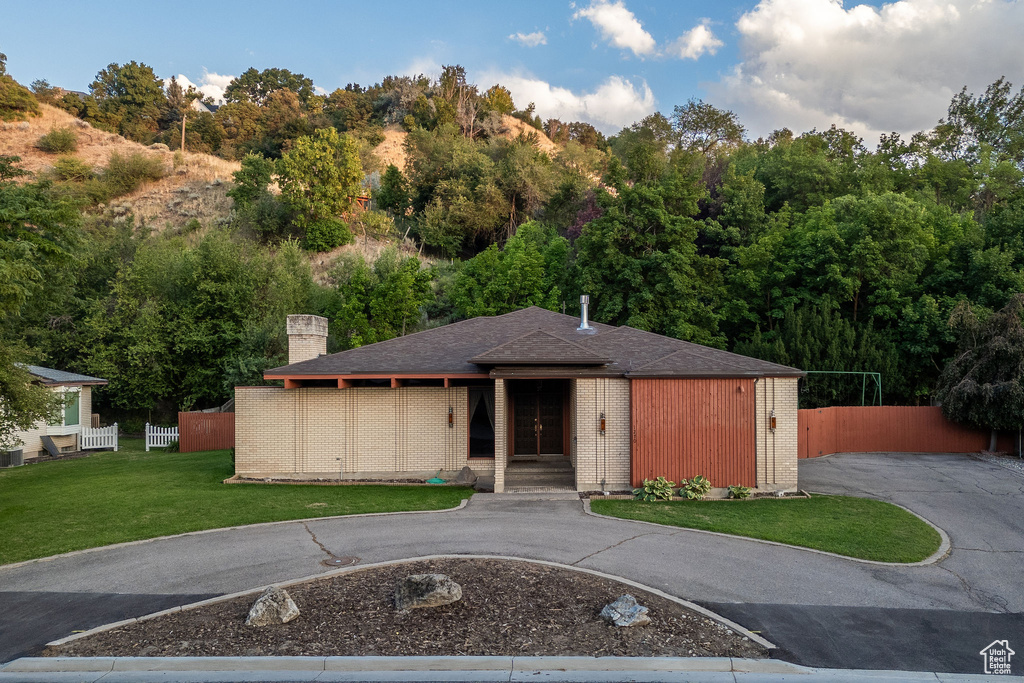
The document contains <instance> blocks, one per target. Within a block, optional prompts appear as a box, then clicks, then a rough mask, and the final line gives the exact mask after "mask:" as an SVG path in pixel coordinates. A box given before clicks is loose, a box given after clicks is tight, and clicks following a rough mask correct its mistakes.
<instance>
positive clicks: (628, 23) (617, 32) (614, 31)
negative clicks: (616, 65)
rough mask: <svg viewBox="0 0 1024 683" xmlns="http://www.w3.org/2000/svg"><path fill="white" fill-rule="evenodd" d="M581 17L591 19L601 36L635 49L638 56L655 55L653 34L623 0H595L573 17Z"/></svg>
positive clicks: (621, 46) (616, 45)
mask: <svg viewBox="0 0 1024 683" xmlns="http://www.w3.org/2000/svg"><path fill="white" fill-rule="evenodd" d="M580 17H583V18H586V19H589V20H590V23H591V24H593V25H594V28H596V29H598V30H599V31H600V32H601V37H602V38H604V39H605V40H607V41H610V42H611V44H612V45H614V46H615V47H618V48H622V49H629V50H632V51H633V54H635V55H636V56H638V57H643V56H644V55H653V54H654V52H655V48H656V47H657V45H656V43H655V42H654V38H652V37H651V34H650V33H648V32H647V31H645V30H644V27H643V24H641V23H640V20H639V19H637V18H636V15H635V14H633V13H632V12H630V11H629V10H628V9H626V6H625V5H624V4H623V3H622V0H617V2H614V3H611V2H608V0H593V1H592V2H591V3H590V5H589V6H588V7H585V8H583V9H581V10H577V11H576V13H575V14H573V15H572V18H573V19H579V18H580Z"/></svg>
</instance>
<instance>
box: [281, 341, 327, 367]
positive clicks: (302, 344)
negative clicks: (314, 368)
mask: <svg viewBox="0 0 1024 683" xmlns="http://www.w3.org/2000/svg"><path fill="white" fill-rule="evenodd" d="M326 353H327V337H321V336H320V335H313V334H291V335H288V363H289V364H291V363H301V362H302V361H304V360H311V359H313V358H317V357H318V356H322V355H324V354H326Z"/></svg>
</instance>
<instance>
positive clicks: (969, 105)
mask: <svg viewBox="0 0 1024 683" xmlns="http://www.w3.org/2000/svg"><path fill="white" fill-rule="evenodd" d="M12 83H13V81H12ZM15 85H16V84H15ZM167 86H168V84H165V83H162V82H160V81H159V79H156V77H155V76H154V75H153V73H152V70H151V69H149V68H148V67H147V66H146V65H144V64H136V63H134V62H132V63H129V64H127V65H117V64H111V65H109V66H108V67H106V68H105V69H103V70H101V71H100V72H99V73H98V75H97V79H96V81H95V82H94V83H93V85H92V94H91V95H89V96H87V97H85V98H84V99H82V98H76V97H73V96H70V95H64V96H63V97H60V98H59V99H58V98H57V95H59V94H60V93H55V91H54V89H52V88H50V87H49V86H48V84H45V83H41V82H36V83H34V84H33V86H32V90H33V92H34V93H35V95H34V96H35V97H36V98H39V100H40V101H44V102H51V103H57V104H58V105H59V106H61V107H63V108H65V109H67V110H68V111H72V112H74V113H75V114H76V115H78V116H80V117H81V118H83V119H85V120H87V121H89V122H91V123H92V125H94V126H103V127H106V128H108V129H109V130H112V131H117V132H119V133H120V134H122V135H125V136H127V137H130V138H132V139H135V140H138V141H142V142H144V143H152V142H163V143H164V144H166V145H168V146H169V147H171V148H172V149H174V148H176V146H180V138H181V119H182V116H183V115H185V114H187V118H186V121H185V144H186V147H187V148H188V149H190V150H204V151H206V152H209V153H214V154H218V155H221V156H224V157H227V158H234V159H240V160H241V171H239V172H238V173H236V174H235V178H234V185H233V187H232V188H231V190H230V192H229V195H230V196H231V198H232V201H233V207H234V208H233V209H232V211H231V214H230V216H229V217H228V218H227V219H226V220H221V221H216V222H215V221H211V220H204V217H202V216H200V217H198V220H197V221H195V222H194V223H193V224H190V227H189V228H187V229H181V230H170V231H161V232H160V233H159V234H157V233H154V232H153V231H152V230H151V229H150V228H151V227H153V226H147V225H142V224H140V222H138V221H135V220H133V219H132V217H131V216H130V215H129V216H123V217H116V218H115V217H112V216H110V215H109V212H107V213H103V212H99V211H96V210H95V206H96V202H95V201H94V200H92V199H90V197H89V192H88V186H87V185H83V183H93V184H95V183H97V182H102V181H103V176H102V175H101V176H99V177H97V176H95V175H88V174H86V176H85V177H84V178H77V177H75V176H74V175H73V174H70V173H68V174H65V175H63V176H62V175H61V174H60V173H56V172H45V171H44V172H40V173H38V174H36V176H35V177H33V178H29V179H27V182H26V179H25V178H15V177H13V175H12V174H13V172H14V171H13V169H17V161H16V160H12V159H7V160H6V161H5V162H4V164H5V165H4V168H5V169H7V170H6V171H5V177H4V178H2V179H0V303H2V304H3V310H2V311H0V315H2V316H3V317H2V319H0V339H2V341H3V344H4V347H5V354H4V355H2V356H0V363H4V364H5V366H4V367H6V368H7V370H10V368H11V367H12V366H11V365H10V363H11V362H12V361H13V360H14V359H20V360H24V361H32V362H37V363H40V364H44V365H50V366H54V367H59V368H63V369H67V370H72V371H79V372H85V373H89V374H93V375H100V376H103V377H106V378H108V379H110V381H111V382H110V386H109V387H107V388H106V389H104V390H102V391H101V392H98V394H99V402H98V407H99V409H100V410H101V411H107V412H110V411H113V412H116V413H118V414H121V415H127V416H136V417H141V416H145V415H148V414H149V413H150V411H157V413H159V412H161V411H164V412H169V411H173V410H176V409H178V408H204V407H208V406H211V405H215V404H218V403H220V402H222V401H223V400H224V399H226V398H227V397H229V396H230V394H231V388H232V387H233V386H235V385H237V384H245V383H254V382H260V383H262V371H263V369H265V368H267V367H272V366H275V365H278V364H282V363H284V362H285V344H286V338H285V335H284V318H285V315H286V314H287V313H316V314H320V315H324V316H327V317H328V318H329V320H330V321H331V328H330V329H331V338H330V340H329V343H330V350H332V351H333V350H338V349H344V348H350V347H353V346H357V345H361V344H366V343H371V342H374V341H379V340H382V339H387V338H390V337H393V336H396V335H401V334H408V333H410V332H413V331H416V330H419V329H423V328H425V327H429V326H434V325H440V324H446V323H449V322H452V321H454V320H458V319H462V318H465V317H470V316H475V315H494V314H500V313H504V312H507V311H511V310H515V309H517V308H521V307H524V306H529V305H537V306H543V307H546V308H550V309H553V310H563V309H564V310H565V311H566V312H568V313H575V312H577V310H578V304H577V303H576V302H577V301H578V299H579V295H580V294H581V293H587V294H590V295H591V300H592V302H593V310H592V315H593V317H594V319H596V320H598V321H601V322H608V323H613V324H619V325H632V326H634V327H638V328H642V329H646V330H651V331H654V332H659V333H662V334H668V335H672V336H675V337H679V338H681V339H687V340H692V341H696V342H699V343H702V344H709V345H713V346H718V347H721V348H727V349H730V350H735V351H737V352H740V353H745V354H749V355H753V356H757V357H760V358H765V359H769V360H772V361H776V362H781V363H785V364H788V365H794V366H797V367H800V368H803V369H807V370H851V371H870V372H880V373H882V376H883V381H884V389H885V402H886V403H908V404H918V403H927V402H929V401H931V400H932V398H933V396H934V395H935V392H936V389H937V387H938V386H939V380H940V376H942V373H943V370H944V368H945V367H946V365H947V362H948V361H949V359H950V358H951V356H952V355H953V354H954V352H955V350H956V349H957V345H958V343H960V341H961V339H960V334H961V332H963V331H964V330H965V329H967V328H966V327H965V326H964V325H963V324H960V325H959V326H957V324H954V323H957V321H961V323H962V321H963V320H965V319H966V318H965V316H964V314H963V311H965V310H967V308H969V309H970V310H971V311H972V316H973V317H971V318H970V319H971V320H975V321H984V320H985V319H986V318H987V317H988V316H989V315H991V313H992V312H994V311H997V310H999V309H1002V308H1003V307H1004V306H1006V305H1007V304H1008V303H1009V302H1010V301H1011V300H1012V299H1013V297H1014V295H1015V294H1019V293H1021V292H1024V184H1022V178H1024V91H1016V92H1015V91H1014V90H1013V87H1012V86H1011V84H1010V83H1008V82H1007V81H1005V80H1002V79H1001V80H999V81H997V82H996V83H994V84H992V85H991V86H990V87H989V88H988V89H987V90H986V91H985V92H984V93H981V94H977V95H975V94H971V93H968V92H966V91H964V92H962V93H960V94H959V95H957V96H956V97H955V98H954V99H953V101H952V102H951V103H950V106H949V109H948V111H947V112H936V120H937V125H936V126H935V127H934V128H933V129H931V130H927V131H922V132H920V133H918V134H916V135H913V136H911V137H910V138H909V139H904V138H903V137H902V136H900V135H897V134H892V135H886V136H883V137H882V139H881V140H879V141H878V143H877V145H875V144H873V143H869V142H866V141H863V140H861V139H859V138H857V137H856V136H855V135H853V134H852V133H850V132H849V131H845V130H842V129H838V128H831V129H829V130H824V131H818V130H812V131H807V132H802V133H797V132H793V131H790V130H786V129H783V130H778V131H775V132H774V133H773V134H772V135H771V136H769V137H768V138H766V139H757V140H750V139H748V137H747V136H746V134H745V130H744V128H743V122H742V121H739V120H737V118H736V117H735V116H734V115H733V114H732V113H731V112H728V111H722V110H719V109H717V108H715V107H713V106H711V105H709V104H707V103H704V102H700V101H691V102H688V103H684V104H680V105H679V106H676V107H675V108H674V109H673V111H672V112H666V113H665V114H654V115H651V116H649V117H647V118H645V119H644V120H642V121H639V122H637V123H635V124H633V125H632V126H630V127H628V128H625V129H623V130H621V131H620V132H619V133H618V134H616V135H614V136H612V137H610V138H607V139H606V138H605V137H604V136H602V135H601V134H600V133H599V132H598V131H597V130H595V129H594V128H593V127H592V126H590V125H589V124H586V123H581V122H561V121H555V120H549V121H546V122H542V121H540V120H539V119H538V118H537V116H536V114H535V112H534V111H533V108H532V106H530V105H527V106H526V107H525V108H522V109H517V106H522V104H523V103H514V102H513V101H512V98H511V96H510V95H509V93H508V91H507V90H506V89H505V88H503V87H501V86H500V84H495V85H493V86H492V87H489V88H488V89H486V90H485V89H483V88H478V87H477V86H474V85H472V84H469V83H467V82H466V79H465V72H464V70H463V69H462V68H461V67H458V66H452V67H445V69H444V71H443V72H442V75H441V76H440V78H438V79H430V78H426V77H423V76H418V77H389V78H386V79H384V80H383V81H382V82H381V83H379V84H375V85H373V86H370V87H362V86H359V85H355V84H353V85H350V86H348V87H346V88H345V89H341V90H337V91H335V92H333V93H330V94H329V95H317V94H316V90H315V89H314V87H313V83H312V82H311V81H310V80H309V79H307V78H305V77H304V76H302V75H301V74H298V73H293V72H290V71H288V70H286V69H268V70H265V71H262V72H258V71H256V70H250V71H247V72H245V73H244V74H242V75H241V76H239V77H238V78H237V79H235V81H234V82H233V83H232V84H231V86H230V87H229V88H228V90H227V94H226V96H227V103H226V104H224V105H223V106H221V107H220V108H218V109H216V111H215V112H213V113H205V112H204V113H198V112H192V111H191V110H189V109H186V107H187V106H188V105H187V100H188V94H187V93H182V92H181V91H180V88H178V89H177V90H175V88H176V84H172V85H171V87H167ZM14 99H15V100H16V101H17V103H18V104H17V107H18V108H17V109H11V110H10V111H9V113H8V116H9V117H10V118H18V117H28V116H31V115H32V112H31V107H28V106H26V105H25V103H24V97H23V96H22V97H20V98H14ZM12 101H13V100H12ZM189 112H191V113H189ZM507 114H512V115H514V116H516V117H517V118H520V119H522V120H523V121H525V122H527V123H528V124H529V125H530V126H532V127H535V128H538V129H542V130H543V131H544V132H545V133H546V134H547V135H548V136H549V137H550V139H551V140H553V141H554V142H555V143H557V145H558V146H557V149H556V150H555V151H551V152H544V151H542V150H541V149H540V148H538V146H537V145H536V142H537V140H536V139H534V138H532V137H531V136H530V135H528V134H520V135H515V136H512V135H509V134H508V132H507V131H503V128H502V123H501V121H502V118H501V117H502V116H503V115H507ZM6 125H16V124H11V123H8V124H6ZM387 126H391V127H392V128H394V127H401V129H402V130H404V131H406V139H405V150H404V151H405V158H406V164H405V166H404V167H403V168H399V167H397V166H386V165H383V164H381V163H380V161H379V159H378V158H377V157H376V156H375V155H374V153H373V149H374V147H375V146H376V145H377V144H379V143H380V141H381V140H382V139H383V133H382V130H383V129H384V128H385V127H387ZM73 158H74V157H73V152H72V153H69V154H68V155H67V156H65V157H62V159H65V160H63V161H59V162H55V168H56V167H58V166H59V165H60V164H64V166H68V165H70V164H72V163H73V162H72V161H69V160H70V159H73ZM382 166H383V167H382ZM363 193H368V194H369V195H370V196H371V206H370V208H369V210H366V211H364V210H361V209H360V208H358V207H357V206H355V204H354V201H355V198H356V196H357V195H359V194H363ZM41 198H42V199H41ZM39 201H42V202H44V204H45V205H46V207H47V211H48V212H50V213H47V214H45V215H43V214H37V213H34V209H33V208H32V207H33V206H35V205H36V204H33V202H39ZM47 216H49V218H47ZM43 219H45V220H50V221H51V222H53V221H55V222H53V223H52V225H50V224H47V223H46V222H45V220H43ZM48 226H49V227H48ZM157 227H159V226H157ZM370 237H373V238H374V239H375V240H377V241H382V242H390V243H391V244H393V245H398V244H400V243H402V242H403V240H404V241H405V244H406V245H409V244H411V245H412V246H413V248H412V250H410V249H409V248H406V249H404V250H400V249H397V248H394V247H393V248H390V249H387V250H385V251H384V252H383V254H382V255H381V256H380V257H378V258H376V259H373V260H368V259H367V258H366V257H364V256H363V255H361V254H360V253H359V252H358V251H346V252H344V253H339V251H338V250H334V251H331V250H332V249H335V247H337V246H339V245H342V244H345V243H346V242H351V241H352V240H354V239H355V240H358V241H360V242H365V241H366V240H368V239H369V238H370ZM320 252H323V253H320ZM314 271H315V273H314ZM1013 310H1014V311H1017V314H1019V306H1018V307H1017V308H1015V309H1013ZM954 311H957V312H958V314H957V315H956V316H953V313H954ZM951 319H952V323H951ZM973 324H974V325H975V328H976V327H977V325H979V324H981V323H978V322H975V323H973ZM8 350H9V351H8ZM7 370H0V372H6V371H7ZM2 379H3V377H2V376H0V381H2ZM860 388H861V387H860V382H859V381H857V382H850V381H848V380H845V379H843V378H841V377H832V378H831V379H822V378H821V376H817V377H814V378H813V379H811V380H809V381H807V382H806V385H805V387H804V389H805V391H804V392H803V394H802V396H801V400H802V403H803V404H804V405H806V406H820V405H830V404H836V403H844V402H855V401H856V402H859V400H860Z"/></svg>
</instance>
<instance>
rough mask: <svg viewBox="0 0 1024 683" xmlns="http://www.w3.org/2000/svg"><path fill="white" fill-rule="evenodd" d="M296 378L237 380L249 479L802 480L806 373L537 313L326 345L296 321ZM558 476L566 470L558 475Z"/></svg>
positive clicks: (292, 342) (507, 482)
mask: <svg viewBox="0 0 1024 683" xmlns="http://www.w3.org/2000/svg"><path fill="white" fill-rule="evenodd" d="M288 339H289V364H288V365H287V366H284V367H280V368H275V369H272V370H267V371H266V372H265V373H264V377H265V378H266V379H269V380H283V381H284V386H283V387H237V388H236V390H235V411H236V413H235V420H236V453H235V469H236V472H237V474H238V475H240V476H243V477H284V478H298V479H302V478H331V479H338V478H342V479H392V478H428V477H432V476H434V475H435V473H437V472H438V471H440V472H441V476H442V477H445V478H450V477H452V476H454V475H455V474H456V473H457V472H458V471H459V470H460V469H462V468H463V467H464V466H466V465H468V466H469V467H470V468H472V469H473V471H474V472H475V473H476V474H478V475H479V476H481V477H491V476H493V478H494V490H495V491H496V492H502V491H515V490H520V489H521V488H522V487H525V486H527V485H529V484H531V483H534V484H536V483H539V482H538V479H539V478H542V477H541V476H540V475H541V474H542V473H545V472H550V473H555V474H558V473H560V477H561V478H560V479H559V482H560V484H561V485H562V486H563V487H565V488H571V489H575V490H579V491H596V490H612V491H613V490H623V489H627V488H630V487H631V486H634V485H636V484H638V483H639V482H640V481H641V480H642V479H644V478H652V477H655V476H659V475H663V476H667V477H669V478H670V479H674V480H675V481H677V482H678V481H679V480H680V479H681V478H683V477H686V478H689V477H693V476H695V475H698V474H703V475H705V476H708V477H709V478H710V479H711V482H712V484H713V485H714V486H715V487H725V486H728V485H732V484H741V485H744V486H750V487H755V488H756V489H758V490H763V491H764V490H766V491H779V490H794V489H795V488H796V485H797V382H798V380H799V378H800V377H802V376H803V374H804V373H802V372H801V371H799V370H796V369H794V368H789V367H785V366H782V365H777V364H774V363H768V362H765V361H761V360H756V359H753V358H748V357H746V356H740V355H737V354H734V353H728V352H726V351H720V350H718V349H712V348H708V347H705V346H701V345H698V344H692V343H689V342H684V341H680V340H678V339H672V338H670V337H665V336H662V335H659V334H653V333H650V332H643V331H641V330H637V329H633V328H631V327H614V326H611V325H603V324H599V323H594V324H589V323H588V321H587V319H586V306H584V312H583V315H582V316H581V317H580V318H576V317H573V316H568V315H562V314H560V313H554V312H551V311H547V310H543V309H540V308H536V307H531V308H527V309H523V310H519V311H515V312H513V313H507V314H505V315H499V316H493V317H479V318H473V319H470V320H465V321H462V322H458V323H454V324H451V325H446V326H444V327H439V328H435V329H431V330H426V331H423V332H418V333H416V334H410V335H408V336H404V337H398V338H396V339H390V340H388V341H383V342H379V343H376V344H371V345H368V346H363V347H360V348H356V349H352V350H349V351H342V352H340V353H334V354H330V355H327V354H326V340H327V320H326V319H324V318H320V317H318V316H310V315H290V316H288ZM548 484H550V478H549V479H548Z"/></svg>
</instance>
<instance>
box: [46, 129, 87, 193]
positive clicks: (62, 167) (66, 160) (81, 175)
mask: <svg viewBox="0 0 1024 683" xmlns="http://www.w3.org/2000/svg"><path fill="white" fill-rule="evenodd" d="M44 137H45V136H44ZM53 175H54V177H55V178H57V179H58V180H69V181H71V182H75V183H84V182H85V181H87V180H92V179H93V178H94V177H96V174H95V173H93V170H92V166H90V165H89V164H87V163H85V162H84V161H82V160H81V159H79V158H78V157H71V156H68V157H61V158H59V159H57V161H56V162H55V163H54V164H53Z"/></svg>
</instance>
